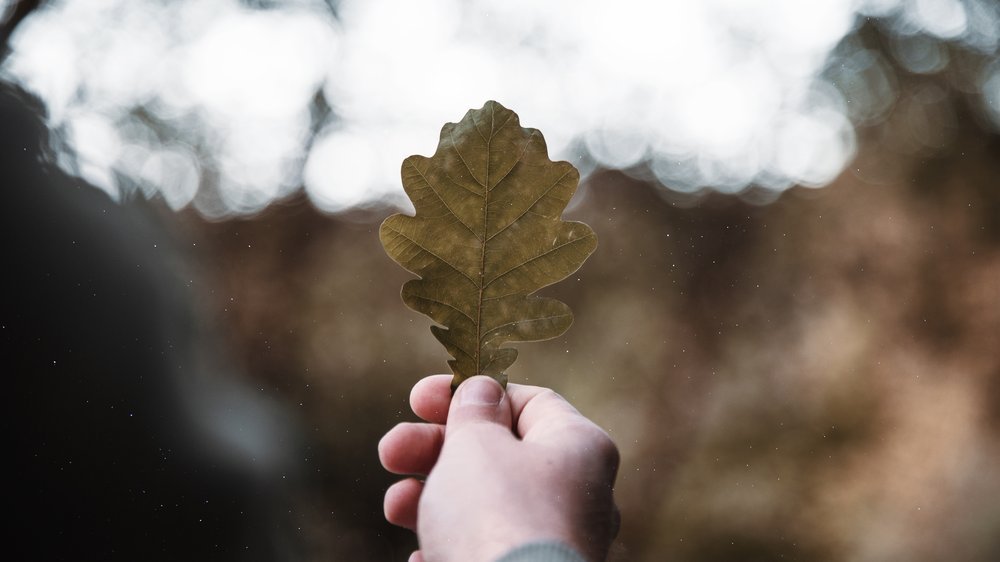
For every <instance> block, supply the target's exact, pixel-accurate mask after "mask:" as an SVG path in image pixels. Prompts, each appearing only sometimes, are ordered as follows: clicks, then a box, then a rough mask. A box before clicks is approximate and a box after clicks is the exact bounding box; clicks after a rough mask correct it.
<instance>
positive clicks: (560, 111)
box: [0, 0, 1000, 561]
mask: <svg viewBox="0 0 1000 562" xmlns="http://www.w3.org/2000/svg"><path fill="white" fill-rule="evenodd" d="M0 25H2V28H0V29H2V35H0V39H2V40H3V41H4V46H5V48H4V51H3V54H2V56H3V59H2V65H0V75H2V79H3V86H2V88H0V148H2V153H0V164H2V173H0V183H2V185H3V194H2V199H0V219H2V220H0V229H2V231H0V240H2V243H0V244H2V245H0V251H2V259H0V263H2V266H0V267H2V272H3V274H2V276H0V277H2V281H0V283H2V284H0V294H2V295H3V301H2V307H0V344H2V345H3V348H2V353H3V355H2V361H0V364H2V365H3V367H2V368H3V373H4V379H5V389H4V392H3V393H2V394H3V397H4V398H3V400H4V417H3V425H4V430H5V433H7V438H6V440H5V441H6V448H7V451H6V453H5V458H6V459H9V460H8V464H9V465H10V466H12V467H13V468H14V472H13V473H14V474H15V477H13V478H9V479H8V487H9V488H10V490H9V493H5V496H7V497H8V498H9V499H8V511H9V512H10V513H12V514H14V515H15V516H16V519H17V520H18V522H17V523H15V524H14V526H13V527H12V529H11V531H12V536H13V538H12V539H11V541H10V545H11V546H10V550H11V551H12V552H15V553H21V554H22V555H24V556H25V557H26V558H27V559H39V560H59V559H66V560H81V559H104V560H111V559H116V560H118V559H120V560H302V561H318V560H373V561H374V560H406V558H407V556H408V555H409V553H410V551H411V550H412V549H414V548H415V546H416V542H415V539H414V538H413V536H412V535H411V534H410V533H409V532H407V531H403V530H400V529H395V528H393V527H392V526H390V525H388V524H387V523H385V521H384V520H383V516H382V494H383V492H384V490H385V488H386V487H387V486H388V485H389V484H390V483H391V482H392V481H393V480H394V478H393V477H392V476H391V475H389V474H387V473H385V472H384V471H383V470H382V469H381V467H380V466H379V463H378V459H377V455H376V443H377V442H378V439H379V438H380V437H381V435H382V434H384V432H385V431H387V430H388V429H389V428H390V427H392V426H393V425H394V424H395V423H397V422H399V421H404V420H412V419H414V416H413V415H412V413H411V412H410V411H409V408H408V405H407V396H408V393H409V389H410V387H411V386H412V385H413V383H415V382H416V381H417V380H418V379H419V378H420V377H422V376H424V375H427V374H431V373H438V372H446V371H447V369H448V367H447V364H446V360H447V355H446V353H445V351H444V349H443V348H442V347H441V346H440V345H439V344H438V343H437V342H436V340H435V339H434V338H433V337H432V336H431V334H430V332H429V329H428V327H429V320H428V319H427V318H425V317H423V316H421V315H419V314H417V313H415V312H412V311H410V310H409V309H407V308H406V307H405V306H404V305H403V304H402V302H401V300H400V298H399V289H400V286H401V285H402V283H403V282H404V281H405V280H406V279H408V278H409V274H407V273H406V272H405V271H404V270H402V269H401V268H400V267H398V266H397V265H396V264H395V263H393V262H392V261H391V260H390V259H389V258H388V257H386V255H385V254H384V252H383V251H382V248H381V246H380V244H379V242H378V237H377V229H378V224H379V223H380V221H381V220H382V219H384V218H385V217H386V216H388V215H389V214H391V213H394V212H398V211H400V210H402V211H404V212H405V211H407V210H408V209H410V207H409V203H408V202H407V201H406V199H405V196H404V195H403V192H402V188H401V185H400V181H399V166H400V164H401V162H402V159H403V158H404V157H405V156H407V155H409V154H424V155H430V154H431V153H433V152H434V150H435V147H436V144H437V138H438V132H439V131H440V128H441V126H442V125H443V124H444V123H445V122H448V121H452V122H454V121H458V120H459V119H460V118H461V117H462V116H463V115H464V113H465V112H466V110H468V109H470V108H478V107H481V106H482V104H483V102H485V101H486V100H487V99H495V100H497V101H499V102H501V103H503V104H504V105H506V106H507V107H509V108H511V109H513V110H514V111H516V112H517V113H518V114H519V115H520V117H521V123H522V125H524V126H527V127H535V128H538V129H540V130H541V131H542V133H543V134H544V135H545V138H546V140H547V142H548V147H549V152H550V155H551V157H552V158H553V159H564V160H569V161H571V162H572V163H573V164H574V165H576V166H577V167H578V168H579V169H580V170H581V172H582V174H583V177H584V179H583V180H582V182H581V186H580V189H579V191H578V193H577V196H576V198H575V199H574V201H573V202H572V203H571V205H570V208H569V209H568V211H567V215H566V216H567V217H568V218H572V219H574V220H583V221H585V222H587V223H588V224H590V225H591V226H592V227H593V228H594V230H595V231H596V232H597V234H598V237H599V240H600V245H599V247H598V249H597V251H596V252H595V254H594V255H593V256H592V257H591V258H590V259H589V261H588V262H587V263H586V264H585V265H584V266H583V268H582V269H581V270H580V271H579V272H578V273H577V274H575V275H573V276H571V277H570V278H569V279H567V280H566V281H564V282H562V283H560V284H557V285H555V286H553V287H551V288H547V289H545V290H544V291H543V292H544V293H545V294H547V295H551V296H555V297H557V298H559V299H561V300H563V301H565V302H567V303H568V304H569V305H570V306H571V307H572V309H573V310H574V312H575V315H576V322H575V324H574V326H573V327H572V328H571V329H570V330H569V332H567V334H566V335H565V336H563V337H560V338H558V339H555V340H552V341H549V342H544V343H534V344H528V345H525V346H523V348H522V352H521V355H520V357H519V359H518V361H517V362H516V363H515V364H514V366H513V367H512V368H511V370H510V371H509V373H508V374H509V376H510V380H511V381H513V382H519V383H529V384H541V385H547V386H551V387H553V388H555V389H556V390H557V391H558V392H560V393H562V394H563V395H565V396H566V397H568V398H569V399H570V400H571V401H572V402H573V403H574V404H576V405H577V406H578V407H579V409H580V410H581V411H583V412H584V413H585V414H586V415H588V416H589V417H591V418H593V419H594V420H595V421H596V422H597V423H598V424H599V425H601V426H602V427H604V428H606V429H607V430H608V432H609V433H610V434H611V435H612V436H613V438H614V439H615V440H616V442H617V443H618V445H619V447H620V448H621V452H622V456H623V461H622V467H621V472H620V476H619V481H618V485H617V488H616V494H617V497H618V501H619V504H620V506H621V509H622V512H623V527H622V531H621V534H620V536H619V539H618V541H617V542H616V544H615V546H614V549H613V552H612V559H613V560H637V561H639V560H642V561H659V560H678V561H683V560H691V561H714V560H718V561H722V560H762V561H763V560H830V561H839V560H852V561H884V560H909V561H936V560H962V561H987V560H998V559H1000V499H998V498H1000V352H998V344H1000V339H998V334H1000V56H998V53H1000V50H998V46H1000V5H998V4H997V3H996V2H994V1H992V0H816V1H812V2H797V1H794V0H748V1H742V0H708V1H702V2H693V1H688V2H683V1H671V2H642V1H638V0H636V1H625V2H617V3H608V2H597V1H596V0H587V1H569V0H562V1H554V0H553V1H549V2H529V1H527V0H516V1H507V2H492V1H486V0H474V1H465V2H459V1H458V0H431V1H426V2H406V1H403V0H367V1H362V0H341V1H336V0H329V1H326V2H323V1H319V0H286V1H281V0H244V1H238V0H197V1H196V0H179V1H178V0H175V1H166V0H93V1H86V2H70V1H58V0H50V1H44V0H42V1H16V0H14V1H12V0H6V1H2V0H0Z"/></svg>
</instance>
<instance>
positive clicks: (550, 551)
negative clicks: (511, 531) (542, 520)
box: [497, 541, 585, 562]
mask: <svg viewBox="0 0 1000 562" xmlns="http://www.w3.org/2000/svg"><path fill="white" fill-rule="evenodd" d="M497 562H585V560H584V559H583V557H582V556H580V554H579V553H578V552H577V551H575V550H573V549H572V548H570V547H568V546H566V545H564V544H563V543H561V542H557V541H539V542H531V543H528V544H524V545H521V546H519V547H517V548H515V549H514V550H511V551H510V552H508V553H507V554H505V555H503V556H501V557H500V559H499V560H497Z"/></svg>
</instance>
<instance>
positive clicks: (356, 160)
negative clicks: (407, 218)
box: [0, 0, 1000, 217]
mask: <svg viewBox="0 0 1000 562" xmlns="http://www.w3.org/2000/svg"><path fill="white" fill-rule="evenodd" d="M333 6H334V7H333V8H331V7H330V5H328V4H327V3H324V2H319V1H307V0H302V1H297V2H288V3H281V4H275V5H268V7H267V8H266V9H251V8H248V7H246V6H245V5H244V4H241V3H240V2H238V1H237V0H199V1H194V0H186V1H180V2H170V3H164V2H159V1H156V0H128V1H126V0H103V1H101V2H86V3H80V2H65V1H56V2H51V3H49V4H47V5H46V7H45V8H43V9H42V10H40V11H39V12H38V13H37V14H36V15H33V16H32V17H30V18H29V19H28V20H27V21H26V22H25V23H24V24H23V25H21V26H19V28H18V31H17V33H16V35H15V37H14V38H13V41H12V55H11V56H10V58H9V59H8V61H7V62H6V63H5V66H4V69H3V72H4V73H5V74H7V75H8V76H11V77H13V78H15V79H17V80H19V81H21V82H22V83H23V84H25V85H26V86H27V87H28V88H29V89H31V90H32V91H34V92H36V93H37V94H38V95H39V96H40V97H42V98H43V99H44V100H45V102H46V103H47V104H48V108H49V119H50V125H51V126H52V127H53V128H54V129H55V130H57V131H63V132H64V133H65V134H64V135H63V139H64V141H65V146H64V148H65V149H66V150H68V151H72V153H73V155H74V156H75V158H69V157H64V158H63V159H62V161H63V162H64V163H65V166H64V167H67V168H68V169H70V170H71V171H73V172H74V173H77V174H80V175H82V176H83V177H85V178H86V179H87V180H88V181H90V182H92V183H94V184H95V185H97V186H98V187H100V188H102V189H104V190H105V191H107V192H108V193H109V194H111V195H113V196H115V197H117V198H122V197H129V196H130V195H131V194H132V193H133V192H136V191H139V192H141V193H142V194H144V195H146V196H150V195H153V194H155V193H159V194H160V195H162V197H163V198H164V199H165V200H166V201H167V202H168V204H169V205H170V206H171V207H172V208H181V207H184V206H186V205H188V204H194V205H195V206H196V207H197V208H198V210H199V211H201V212H202V213H203V214H204V215H206V216H209V217H225V216H229V215H233V214H248V213H254V212H257V211H259V210H261V209H263V208H264V207H265V206H267V205H268V204H269V203H270V202H272V201H275V200H277V199H281V198H283V197H286V196H288V195H290V194H291V193H293V192H295V191H296V190H298V189H300V188H304V189H305V191H306V193H307V194H308V195H309V197H310V198H311V200H312V201H313V202H314V203H315V204H316V205H317V206H318V207H320V208H321V209H323V210H326V211H330V212H337V211H343V210H347V209H350V208H353V207H357V206H367V205H372V204H377V203H386V202H388V203H390V204H393V205H397V206H405V203H404V201H405V199H404V198H402V197H401V186H400V182H399V165H400V162H401V161H402V159H403V158H404V157H405V156H407V155H409V154H414V153H420V154H429V153H431V152H433V150H434V147H435V143H436V137H437V132H438V130H439V129H440V127H441V125H442V124H444V123H445V122H448V121H457V120H458V119H459V118H461V116H462V114H463V113H464V111H465V110H467V109H469V108H475V107H479V106H481V104H482V103H483V102H484V101H485V100H487V99H496V100H498V101H500V102H501V103H503V104H505V105H507V106H509V107H511V108H512V109H514V110H515V111H517V112H518V113H519V114H520V115H521V118H522V124H523V125H526V126H531V127H536V128H539V129H541V130H542V131H543V133H544V134H545V136H546V139H547V141H548V145H549V150H550V153H551V154H552V156H553V157H554V158H562V159H570V160H572V161H574V162H576V163H580V165H581V167H582V168H583V169H584V170H585V171H587V170H590V169H594V168H595V167H601V168H610V169H622V170H626V171H630V172H636V171H637V170H646V171H647V172H646V175H647V176H649V174H652V176H653V177H655V178H656V179H658V180H659V181H660V182H661V183H662V185H663V186H664V188H665V189H669V190H672V191H674V192H678V193H688V194H695V193H701V192H705V191H706V190H716V191H721V192H726V193H736V194H747V193H748V191H747V190H748V188H750V187H751V186H756V187H758V188H762V189H763V190H764V191H768V192H773V193H780V192H781V191H783V190H785V189H787V188H789V187H791V186H794V185H803V186H811V187H818V186H822V185H826V184H828V183H829V182H831V181H832V180H833V179H834V178H836V177H837V175H838V174H839V173H840V172H841V171H842V170H844V169H845V167H846V166H847V165H848V164H849V162H850V161H851V159H852V158H853V157H854V154H855V145H856V141H855V127H857V126H859V125H869V124H872V123H875V122H877V121H879V120H880V119H883V118H884V117H885V115H886V114H887V113H888V111H889V109H890V108H891V107H893V106H894V104H895V103H896V102H897V99H898V96H899V89H898V85H897V82H898V79H897V77H896V76H895V75H894V71H893V70H892V68H893V66H892V65H890V64H887V63H886V62H885V57H886V56H891V57H893V58H895V59H896V62H897V63H898V65H899V67H901V68H902V69H904V70H905V71H907V72H910V73H913V74H933V73H939V72H942V71H944V70H945V69H947V68H948V66H949V64H950V62H951V58H952V57H953V56H954V55H953V51H954V49H959V50H962V51H968V52H973V53H978V54H981V55H986V56H992V55H994V54H995V53H996V50H997V45H998V41H1000V12H998V10H1000V8H998V7H997V5H996V4H995V3H992V2H987V1H984V0H866V1H860V2H859V1H857V0H822V1H816V2H797V1H794V0H782V1H779V2H774V1H762V0H761V1H753V2H740V1H733V0H710V1H706V2H679V1H675V2H644V1H639V0H632V1H627V2H621V3H617V4H614V5H612V4H609V3H606V2H599V1H596V0H583V1H570V0H559V1H552V2H544V3H538V2H530V1H527V0H516V1H508V2H495V1H487V0H476V1H472V2H460V1H458V0H434V1H432V2H421V3H413V2H405V1H403V0H378V1H371V0H365V1H362V0H343V1H341V2H338V3H335V4H333ZM0 12H2V10H0ZM873 18H875V19H874V20H873ZM872 21H875V22H876V23H875V25H879V26H881V27H882V28H884V29H886V30H889V31H890V33H889V36H890V37H889V42H888V43H889V44H888V46H887V49H886V50H883V51H879V50H876V49H872V48H871V47H870V46H866V45H865V44H864V43H863V42H861V41H859V40H857V38H856V35H857V31H858V30H859V28H860V27H861V26H863V25H865V24H869V23H871V22H872ZM996 76H997V72H996V70H995V67H990V68H987V69H986V70H984V71H983V74H982V79H981V80H980V82H979V83H978V86H979V87H980V88H981V94H982V100H983V106H984V108H985V113H986V114H987V115H989V116H991V118H992V119H993V121H998V118H997V111H996V106H997V93H996V90H997V78H996ZM581 158H584V159H585V160H586V162H582V161H581ZM141 159H148V160H150V161H149V162H144V161H140V160H141ZM175 176H176V177H175ZM758 191H759V190H758Z"/></svg>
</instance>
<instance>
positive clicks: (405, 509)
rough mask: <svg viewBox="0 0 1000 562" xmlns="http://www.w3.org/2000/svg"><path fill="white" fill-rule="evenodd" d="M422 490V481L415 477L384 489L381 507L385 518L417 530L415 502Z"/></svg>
mask: <svg viewBox="0 0 1000 562" xmlns="http://www.w3.org/2000/svg"><path fill="white" fill-rule="evenodd" d="M423 491H424V483H423V482H421V481H419V480H417V479H416V478H407V479H405V480H400V481H399V482H396V483H395V484H393V485H392V486H389V489H388V490H386V491H385V502H384V503H383V509H384V511H385V519H386V521H388V522H389V523H392V524H393V525H398V526H400V527H405V528H407V529H409V530H411V531H416V530H417V504H418V503H419V502H420V493H421V492H423Z"/></svg>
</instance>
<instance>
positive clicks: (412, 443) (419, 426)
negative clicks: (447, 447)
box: [378, 423, 444, 476]
mask: <svg viewBox="0 0 1000 562" xmlns="http://www.w3.org/2000/svg"><path fill="white" fill-rule="evenodd" d="M443 443H444V426H442V425H437V424H429V423H401V424H398V425H397V426H396V427H394V428H392V429H390V430H389V432H388V433H386V434H385V436H384V437H382V439H381V441H379V442H378V458H379V461H381V462H382V466H384V467H385V469H386V470H388V471H389V472H392V473H395V474H419V475H423V476H426V475H427V474H429V473H430V471H431V467H433V466H434V463H435V462H437V458H438V455H439V454H440V453H441V445H442V444H443Z"/></svg>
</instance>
